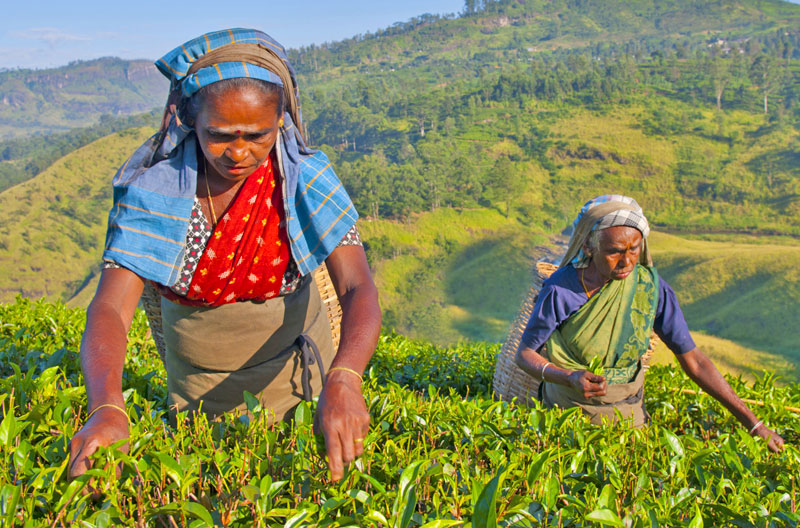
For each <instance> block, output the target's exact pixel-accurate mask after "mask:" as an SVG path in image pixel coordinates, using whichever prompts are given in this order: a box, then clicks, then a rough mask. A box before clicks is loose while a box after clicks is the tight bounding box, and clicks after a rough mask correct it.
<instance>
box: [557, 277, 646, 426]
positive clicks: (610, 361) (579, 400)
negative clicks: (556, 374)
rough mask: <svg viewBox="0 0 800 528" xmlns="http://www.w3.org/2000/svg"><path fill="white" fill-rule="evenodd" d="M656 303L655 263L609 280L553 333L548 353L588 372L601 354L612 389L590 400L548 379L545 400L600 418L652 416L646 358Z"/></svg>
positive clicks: (643, 418) (559, 363)
mask: <svg viewBox="0 0 800 528" xmlns="http://www.w3.org/2000/svg"><path fill="white" fill-rule="evenodd" d="M657 306H658V272H657V271H656V269H655V268H653V267H647V266H643V265H641V264H637V265H636V267H635V268H634V269H633V271H632V272H631V274H630V275H628V276H627V277H626V278H625V279H622V280H612V281H609V282H608V283H606V285H605V286H603V287H602V288H601V289H600V291H599V292H598V293H596V294H595V295H593V296H592V297H591V298H590V299H589V300H588V301H587V302H586V304H584V305H583V306H581V308H580V309H579V310H578V311H577V312H575V313H574V314H572V315H571V316H570V317H569V318H568V319H567V320H566V321H565V322H564V323H562V324H561V325H560V326H559V327H558V328H557V329H556V330H555V331H554V332H553V333H552V334H551V336H550V338H549V339H548V340H547V343H546V344H545V350H544V352H545V355H546V356H547V358H548V360H549V361H550V362H552V363H553V364H554V365H556V366H558V367H561V368H565V369H570V370H588V368H589V363H590V362H591V361H592V359H593V358H595V357H597V358H599V359H600V361H601V364H602V365H603V367H604V371H603V376H605V378H606V381H607V382H608V393H607V394H606V396H603V397H599V398H591V399H590V400H586V399H585V398H583V395H582V394H579V393H578V392H577V391H575V390H573V389H571V388H569V387H564V386H562V385H555V384H551V383H545V384H543V385H544V386H543V389H542V391H543V392H542V401H543V402H544V403H545V404H547V405H548V406H555V405H557V406H559V407H574V406H580V407H581V408H583V410H584V412H585V413H586V414H588V415H589V416H590V417H591V418H592V421H595V422H600V421H602V417H606V418H609V419H611V420H615V419H616V412H615V409H616V410H617V411H620V412H621V413H622V415H623V416H625V417H632V418H633V420H634V425H637V426H639V425H642V424H643V423H644V422H645V421H646V420H647V414H646V412H645V411H644V408H643V405H642V403H643V398H642V397H641V396H642V394H641V393H642V391H643V387H644V373H643V371H642V369H641V358H642V356H643V355H644V353H645V352H647V349H648V348H649V346H650V334H651V333H652V331H653V323H654V322H655V317H656V308H657Z"/></svg>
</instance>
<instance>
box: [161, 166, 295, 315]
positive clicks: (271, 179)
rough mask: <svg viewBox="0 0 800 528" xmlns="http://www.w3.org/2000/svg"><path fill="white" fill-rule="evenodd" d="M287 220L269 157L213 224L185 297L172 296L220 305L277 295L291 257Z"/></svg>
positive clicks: (279, 188) (195, 303)
mask: <svg viewBox="0 0 800 528" xmlns="http://www.w3.org/2000/svg"><path fill="white" fill-rule="evenodd" d="M284 219H285V215H284V211H283V199H282V195H281V186H280V185H278V182H277V181H276V178H275V175H274V173H273V170H272V160H271V158H268V162H267V164H266V165H263V166H262V167H260V168H259V169H257V170H256V171H255V172H254V173H253V174H251V175H250V176H249V177H248V178H247V179H246V180H245V182H244V184H243V185H242V187H241V188H240V189H239V192H238V193H237V195H236V197H235V198H234V200H233V202H232V203H231V205H230V207H229V208H228V210H227V211H226V212H225V214H224V215H223V216H222V218H221V219H220V221H219V223H218V224H217V225H216V227H215V228H214V231H213V233H212V234H211V238H210V239H209V241H208V245H207V246H206V249H205V251H204V252H203V255H202V256H201V257H200V260H199V261H198V263H197V269H196V271H195V273H194V276H193V277H192V283H191V285H190V286H189V292H188V293H187V295H186V297H179V298H177V299H174V298H173V296H168V297H169V298H170V299H171V300H175V301H176V302H178V303H181V304H192V305H205V306H220V305H223V304H229V303H233V302H237V301H246V300H261V301H263V300H266V299H269V298H272V297H275V296H277V295H278V293H279V291H280V288H281V283H282V281H283V275H284V273H285V272H286V268H287V266H288V264H289V258H290V252H289V240H288V238H287V235H286V230H285V229H283V222H284ZM175 297H177V296H175Z"/></svg>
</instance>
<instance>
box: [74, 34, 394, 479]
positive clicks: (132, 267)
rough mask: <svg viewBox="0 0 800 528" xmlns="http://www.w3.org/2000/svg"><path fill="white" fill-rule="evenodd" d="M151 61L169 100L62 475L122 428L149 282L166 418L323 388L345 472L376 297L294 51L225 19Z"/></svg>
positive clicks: (109, 291)
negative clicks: (331, 308) (334, 322)
mask: <svg viewBox="0 0 800 528" xmlns="http://www.w3.org/2000/svg"><path fill="white" fill-rule="evenodd" d="M156 66H157V67H158V68H159V70H160V71H161V72H162V73H164V74H165V75H166V76H167V77H168V78H169V79H170V82H171V90H170V97H169V99H168V103H167V109H166V111H165V116H164V120H163V122H162V128H161V131H160V132H159V133H158V134H157V135H156V136H154V137H153V138H151V140H149V141H148V142H147V143H146V144H145V145H143V146H142V147H140V148H139V149H138V150H137V151H136V153H134V155H133V156H132V157H131V159H130V160H128V162H127V163H126V164H125V165H124V166H123V167H122V168H121V169H120V171H119V172H118V173H117V176H116V177H115V178H114V206H113V208H112V210H111V212H110V215H109V224H108V234H107V239H106V248H105V252H104V254H103V259H104V263H105V264H104V270H103V272H102V275H101V279H100V284H99V286H98V290H97V293H96V294H95V297H94V299H93V301H92V303H91V305H90V306H89V309H88V312H87V324H86V331H85V333H84V337H83V341H82V343H81V362H82V368H83V372H84V376H85V378H86V391H87V396H88V408H89V410H90V413H89V417H88V419H87V421H86V423H85V424H84V425H83V428H82V429H81V430H80V431H79V432H78V433H77V434H76V435H75V437H74V438H73V439H72V442H71V445H70V456H71V465H70V474H71V475H72V476H76V475H79V474H81V473H83V472H85V471H86V470H87V469H88V468H89V466H90V462H89V459H88V457H89V456H90V455H91V454H92V453H93V452H94V451H95V450H96V449H97V447H98V446H100V445H109V444H112V443H114V442H116V441H118V440H120V439H123V438H127V437H128V418H127V413H126V412H125V407H124V401H123V397H122V383H121V379H122V369H123V363H124V359H125V345H126V334H127V331H128V329H129V327H130V324H131V320H132V317H133V314H134V311H135V309H136V306H137V303H138V301H139V299H140V297H141V295H142V292H143V290H144V288H145V285H146V284H154V285H155V286H156V287H157V288H158V291H159V292H160V293H161V310H162V323H163V326H164V341H165V344H166V355H165V358H164V360H165V366H166V370H167V382H168V389H169V402H170V411H171V413H172V416H173V417H174V413H175V411H178V412H180V411H187V412H190V413H191V412H197V411H202V412H204V413H206V414H208V415H209V416H210V417H211V418H215V417H218V416H220V415H221V414H223V413H226V412H231V411H236V410H239V411H244V410H246V406H245V404H244V402H243V392H244V391H248V392H250V393H252V394H257V395H258V396H259V398H260V400H261V402H262V405H263V407H264V408H266V409H271V410H272V411H273V412H274V414H275V416H276V417H278V418H279V419H280V418H283V417H284V416H287V415H288V414H289V413H290V412H291V410H292V409H293V408H294V407H295V406H296V405H297V403H299V402H300V401H301V400H302V399H310V398H311V397H312V396H313V395H314V394H318V395H319V404H318V407H317V415H316V417H315V425H316V426H317V427H318V429H319V430H321V431H322V433H323V434H324V436H325V443H326V447H327V452H328V460H329V468H330V472H331V476H332V478H334V479H338V478H341V476H342V474H343V463H348V462H350V461H352V460H353V459H354V458H355V457H357V456H359V455H360V454H361V453H362V452H363V440H364V437H365V436H366V433H367V430H368V426H369V414H368V412H367V408H366V405H365V403H364V399H363V396H362V394H361V388H360V383H361V373H362V372H363V370H364V368H365V367H366V364H367V362H368V361H369V359H370V357H371V355H372V352H373V351H374V349H375V345H376V343H377V338H378V333H379V330H380V309H379V307H378V301H377V291H376V289H375V286H374V284H373V282H372V279H371V277H370V274H369V268H368V266H367V261H366V258H365V255H364V250H363V247H362V245H361V242H360V239H359V236H358V231H357V230H356V228H355V221H356V219H357V214H356V212H355V209H354V208H353V204H352V203H351V201H350V199H349V197H348V196H347V194H346V192H345V191H344V188H343V187H342V184H341V182H339V180H338V179H337V177H336V175H335V174H334V172H333V170H332V169H331V167H330V162H328V160H327V158H326V157H325V155H324V154H322V153H321V152H315V151H312V150H310V149H309V148H308V147H306V145H305V141H304V139H303V134H302V122H301V116H300V109H299V106H298V103H297V97H298V90H297V86H296V80H295V76H294V72H293V70H292V68H291V66H290V65H289V63H288V62H287V57H286V54H285V52H284V50H283V48H282V47H281V46H280V45H279V44H278V43H277V42H275V41H274V40H272V39H271V38H270V37H269V36H267V35H265V34H264V33H261V32H259V31H254V30H246V29H232V30H226V31H219V32H215V33H209V34H207V35H202V36H201V37H198V38H196V39H194V40H192V41H189V42H187V43H185V44H183V45H182V46H179V47H178V48H176V49H175V50H173V51H171V52H170V53H168V54H167V55H165V56H164V57H163V58H162V59H160V60H159V61H158V62H157V63H156ZM323 262H324V263H326V264H327V267H328V270H329V272H330V274H331V279H332V281H333V283H334V287H335V289H336V292H337V295H338V297H339V301H340V304H341V307H342V312H343V313H342V322H341V342H340V345H339V349H338V351H334V350H333V345H332V341H331V332H330V326H329V323H328V319H327V316H326V312H325V311H324V309H323V308H322V304H321V301H320V298H319V293H318V291H317V288H316V287H315V285H314V284H313V279H312V278H311V275H310V274H311V272H312V271H313V270H314V269H315V268H316V267H318V266H319V265H321V264H322V263H323ZM312 365H316V366H315V367H314V368H312ZM326 370H327V373H326ZM317 371H318V372H319V375H316V372H317ZM323 381H324V382H325V384H324V387H323V385H322V383H323ZM320 390H321V392H320Z"/></svg>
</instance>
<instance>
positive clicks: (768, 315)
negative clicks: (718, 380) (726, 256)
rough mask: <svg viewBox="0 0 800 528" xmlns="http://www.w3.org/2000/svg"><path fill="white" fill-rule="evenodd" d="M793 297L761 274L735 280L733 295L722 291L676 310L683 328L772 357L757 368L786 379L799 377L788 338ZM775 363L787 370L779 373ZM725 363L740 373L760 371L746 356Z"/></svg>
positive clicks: (797, 317) (799, 322)
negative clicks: (772, 360) (681, 316)
mask: <svg viewBox="0 0 800 528" xmlns="http://www.w3.org/2000/svg"><path fill="white" fill-rule="evenodd" d="M796 295H797V292H796V291H793V290H792V289H791V288H788V287H787V285H786V284H785V283H782V282H781V281H778V280H776V277H774V276H773V275H771V274H770V273H767V272H765V273H759V274H756V275H752V276H750V277H748V278H747V279H745V280H741V281H737V282H736V288H735V289H734V291H732V290H731V289H730V288H728V289H726V290H724V291H721V292H718V293H715V294H712V295H709V296H707V297H704V298H702V299H700V300H697V301H695V302H692V303H685V304H683V305H682V308H683V312H684V314H685V316H686V320H687V322H688V324H689V328H692V329H695V330H702V331H704V332H706V333H708V334H710V335H714V336H718V337H721V338H724V339H728V340H731V341H733V342H735V343H737V344H739V345H741V346H744V347H747V348H751V349H753V350H755V351H757V352H762V353H764V354H766V355H771V356H775V357H776V362H775V363H773V364H766V365H763V369H765V370H773V371H775V372H776V374H779V375H781V376H783V377H785V378H787V379H800V346H798V345H797V344H796V342H795V341H794V340H793V339H791V338H790V337H789V334H790V333H792V330H791V329H792V328H798V326H800V313H798V312H797V310H795V306H796V302H795V297H796ZM780 359H783V360H785V361H786V362H787V363H788V364H789V365H792V367H793V368H792V370H791V371H790V372H781V370H782V369H783V368H784V365H782V364H781V362H780ZM726 361H728V362H729V363H731V364H733V365H736V366H738V367H741V368H742V370H748V369H753V368H761V366H758V367H754V365H753V362H752V358H736V357H732V356H727V357H726Z"/></svg>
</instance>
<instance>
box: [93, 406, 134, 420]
mask: <svg viewBox="0 0 800 528" xmlns="http://www.w3.org/2000/svg"><path fill="white" fill-rule="evenodd" d="M103 407H113V408H114V409H116V410H118V411H119V412H121V413H122V414H124V415H125V419H126V420H127V421H128V425H130V423H131V419H130V418H128V411H126V410H125V409H123V408H122V407H120V406H119V405H114V404H113V403H104V404H103V405H98V406H97V407H95V408H94V410H92V412H90V413H89V416H87V417H86V421H87V422H88V421H89V420H91V419H92V416H94V413H96V412H97V411H99V410H100V409H102V408H103Z"/></svg>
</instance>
